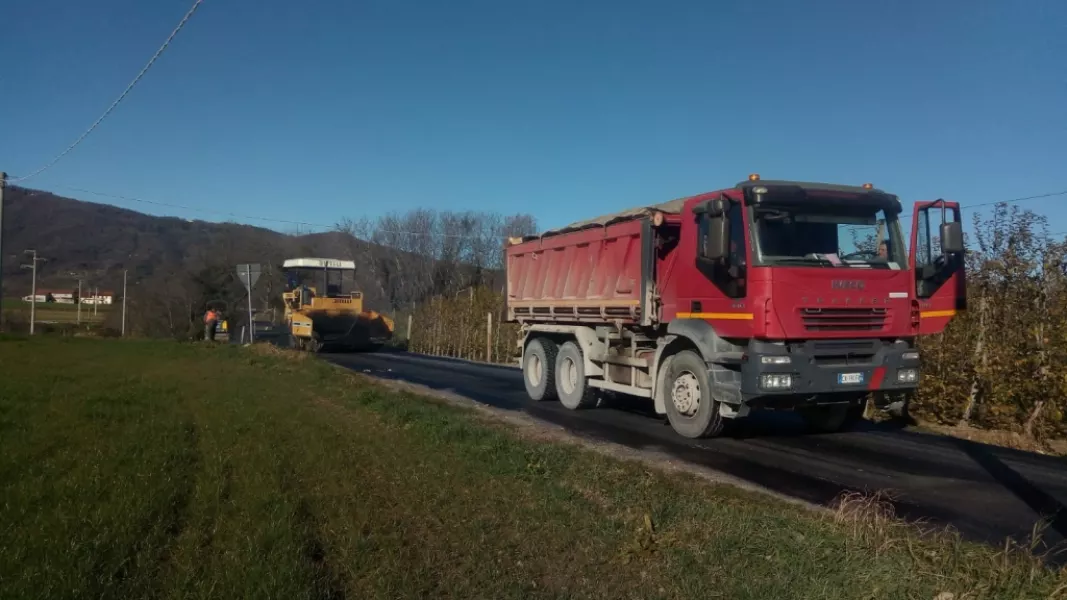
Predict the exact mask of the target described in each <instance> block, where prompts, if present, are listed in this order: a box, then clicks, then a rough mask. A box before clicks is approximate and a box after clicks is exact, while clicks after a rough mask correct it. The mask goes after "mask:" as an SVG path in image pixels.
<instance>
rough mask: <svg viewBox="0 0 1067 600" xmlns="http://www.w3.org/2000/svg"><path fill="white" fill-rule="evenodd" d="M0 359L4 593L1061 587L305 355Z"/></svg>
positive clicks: (486, 593)
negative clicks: (598, 449)
mask: <svg viewBox="0 0 1067 600" xmlns="http://www.w3.org/2000/svg"><path fill="white" fill-rule="evenodd" d="M0 365H2V376H0V499H2V500H0V507H2V509H0V597H3V598H50V599H56V598H123V599H125V598H147V597H152V598H226V599H228V598H238V597H243V598H249V597H255V598H285V599H296V598H350V599H355V598H358V599H364V598H442V597H456V598H487V599H496V598H526V597H544V598H572V597H577V598H583V597H585V598H594V597H595V598H661V597H662V598H730V599H739V598H759V599H768V598H773V599H781V598H871V599H874V598H877V599H881V598H935V597H940V598H948V596H938V594H941V593H943V592H950V593H952V594H954V596H952V597H953V598H954V599H956V600H960V599H962V598H990V599H992V598H997V599H1007V598H1046V597H1051V596H1052V594H1054V593H1058V594H1063V592H1064V590H1065V589H1067V587H1065V584H1067V576H1065V575H1064V574H1063V573H1054V572H1052V571H1049V570H1046V569H1045V568H1044V567H1041V566H1040V565H1039V563H1037V562H1036V561H1034V560H1032V559H1030V558H1027V557H1024V556H1022V555H1021V554H1018V553H998V552H997V551H996V550H993V549H988V548H985V547H981V546H975V545H969V544H965V543H961V542H959V541H958V540H955V539H953V538H951V537H946V536H934V537H928V538H922V539H920V538H919V537H918V536H917V535H916V534H914V533H913V532H912V530H911V529H909V528H906V527H903V526H899V525H896V524H894V523H892V522H890V521H887V520H885V519H883V518H879V517H878V515H877V513H876V512H874V513H872V512H871V511H867V510H860V511H858V514H851V513H846V512H844V511H842V512H839V513H838V514H837V515H836V516H835V515H825V514H821V513H816V512H812V511H809V510H806V509H803V508H800V507H797V506H794V505H790V504H785V503H782V502H779V501H776V500H773V499H770V498H767V497H765V496H762V495H758V494H755V493H751V492H744V491H740V490H737V489H734V488H731V487H728V486H725V485H712V484H709V483H706V482H703V481H698V480H696V479H693V478H689V477H685V476H680V475H664V474H659V473H654V472H650V471H649V470H648V468H647V467H643V466H641V465H638V464H635V463H627V462H620V461H616V460H614V459H610V458H607V457H604V456H603V455H601V454H595V453H592V452H590V451H587V450H582V449H580V448H577V447H573V446H569V445H556V444H552V443H547V442H543V441H541V442H539V441H536V440H530V439H524V438H523V437H520V435H519V434H518V432H517V430H515V429H513V428H511V427H509V426H504V425H499V424H492V423H488V422H486V417H484V416H480V415H478V414H476V413H474V412H471V411H467V410H463V409H459V408H455V407H452V406H448V405H444V404H441V403H439V402H437V401H433V400H429V399H425V398H421V397H417V396H412V395H406V394H400V393H397V392H392V391H387V390H385V389H383V388H380V387H377V386H376V385H373V384H371V383H369V382H367V381H366V380H364V379H362V378H361V377H358V376H354V375H348V374H345V373H341V372H339V371H338V370H336V369H334V368H332V367H329V366H327V365H325V364H324V363H321V362H319V361H317V360H316V359H314V358H307V357H303V355H301V357H300V358H298V357H294V356H290V355H287V354H283V353H280V352H278V351H275V352H268V351H266V350H264V349H258V350H257V349H247V348H234V347H227V346H221V345H220V346H210V347H209V346H205V345H192V344H189V345H179V344H175V343H165V342H140V341H125V342H124V341H98V340H89V339H72V338H54V339H47V338H37V339H34V340H31V341H26V340H22V339H16V338H0ZM851 507H852V508H863V507H864V505H863V504H862V503H856V504H852V505H851ZM1057 590H1059V591H1057ZM968 594H969V595H968Z"/></svg>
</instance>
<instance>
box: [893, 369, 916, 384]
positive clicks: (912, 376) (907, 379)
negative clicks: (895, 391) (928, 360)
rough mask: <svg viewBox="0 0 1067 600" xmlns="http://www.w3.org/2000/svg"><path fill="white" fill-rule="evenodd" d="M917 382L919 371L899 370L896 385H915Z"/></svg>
mask: <svg viewBox="0 0 1067 600" xmlns="http://www.w3.org/2000/svg"><path fill="white" fill-rule="evenodd" d="M916 381H919V369H899V370H898V371H897V383H915V382H916Z"/></svg>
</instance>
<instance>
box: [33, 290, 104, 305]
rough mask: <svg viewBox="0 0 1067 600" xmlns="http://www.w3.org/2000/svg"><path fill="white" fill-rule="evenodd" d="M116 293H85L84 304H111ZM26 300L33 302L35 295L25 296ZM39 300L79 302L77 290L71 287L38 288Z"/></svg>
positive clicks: (83, 295) (64, 302)
mask: <svg viewBox="0 0 1067 600" xmlns="http://www.w3.org/2000/svg"><path fill="white" fill-rule="evenodd" d="M114 299H115V294H114V293H113V292H99V293H98V294H93V293H92V292H89V293H83V294H82V297H81V303H82V304H111V303H112V302H114ZM22 300H23V301H24V302H33V301H34V297H33V296H32V295H29V296H23V297H22ZM36 301H37V302H55V303H57V304H76V303H77V302H78V292H77V290H70V289H55V290H47V289H39V290H37V299H36Z"/></svg>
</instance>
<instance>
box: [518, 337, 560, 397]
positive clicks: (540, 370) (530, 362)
mask: <svg viewBox="0 0 1067 600" xmlns="http://www.w3.org/2000/svg"><path fill="white" fill-rule="evenodd" d="M558 352H559V346H557V345H556V342H553V341H552V340H550V339H548V338H534V339H533V340H532V341H530V343H529V344H527V345H526V351H525V352H523V354H522V381H523V383H525V384H526V394H527V395H528V396H530V399H531V400H555V399H556V397H557V395H556V354H557V353H558Z"/></svg>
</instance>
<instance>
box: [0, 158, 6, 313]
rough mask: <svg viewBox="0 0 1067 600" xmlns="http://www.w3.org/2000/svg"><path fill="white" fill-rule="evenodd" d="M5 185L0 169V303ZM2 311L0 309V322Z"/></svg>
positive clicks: (1, 299)
mask: <svg viewBox="0 0 1067 600" xmlns="http://www.w3.org/2000/svg"><path fill="white" fill-rule="evenodd" d="M5 187H7V173H4V172H3V171H0V303H2V302H3V301H4V188H5ZM3 319H4V311H3V310H0V324H2V322H3Z"/></svg>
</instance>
